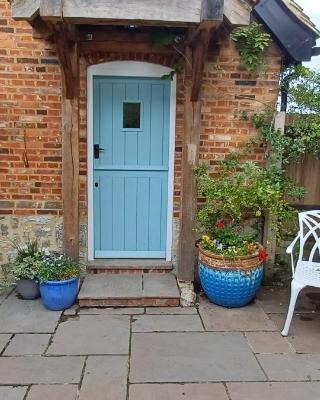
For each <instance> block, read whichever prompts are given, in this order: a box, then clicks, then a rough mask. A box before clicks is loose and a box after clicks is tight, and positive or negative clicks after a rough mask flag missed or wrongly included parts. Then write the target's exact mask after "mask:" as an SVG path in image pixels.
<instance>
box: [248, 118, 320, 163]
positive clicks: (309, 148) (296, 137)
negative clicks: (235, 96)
mask: <svg viewBox="0 0 320 400" xmlns="http://www.w3.org/2000/svg"><path fill="white" fill-rule="evenodd" d="M252 123H253V125H254V127H255V128H257V130H258V132H259V136H258V137H257V140H260V141H264V142H266V143H268V144H269V145H270V151H269V152H268V154H267V159H268V161H269V162H270V163H271V164H273V165H276V164H277V163H278V164H279V163H282V165H284V166H285V165H288V164H289V163H290V162H292V161H293V162H298V161H299V160H300V159H301V157H302V156H303V155H305V154H312V155H314V156H315V157H316V158H320V115H319V114H307V115H304V114H295V115H294V116H293V118H292V122H290V124H289V125H288V126H287V127H286V132H285V134H283V133H282V132H281V131H280V130H277V129H275V128H274V126H273V118H272V116H271V114H270V113H269V112H263V113H260V114H253V116H252Z"/></svg>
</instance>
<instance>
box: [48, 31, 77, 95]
mask: <svg viewBox="0 0 320 400" xmlns="http://www.w3.org/2000/svg"><path fill="white" fill-rule="evenodd" d="M74 32H75V27H72V26H67V25H64V24H61V23H58V24H56V25H55V27H54V40H55V44H56V51H57V55H58V58H59V61H60V65H61V73H62V81H63V82H62V87H63V90H64V92H65V93H64V94H65V97H66V98H67V99H73V98H74V97H75V96H76V92H75V91H76V90H78V85H77V82H76V81H77V80H78V79H79V70H78V68H79V67H78V60H77V61H76V60H75V58H77V59H79V54H78V44H77V42H76V41H75V40H74V36H75V33H74ZM75 52H76V53H77V54H76V55H75V54H74V53H75Z"/></svg>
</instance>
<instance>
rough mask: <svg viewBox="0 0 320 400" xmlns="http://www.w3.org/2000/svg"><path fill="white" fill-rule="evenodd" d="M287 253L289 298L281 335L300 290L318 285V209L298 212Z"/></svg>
mask: <svg viewBox="0 0 320 400" xmlns="http://www.w3.org/2000/svg"><path fill="white" fill-rule="evenodd" d="M297 243H299V256H298V260H297V262H296V265H295V263H294V254H293V248H294V246H295V245H296V244H297ZM287 253H288V254H291V266H292V281H291V298H290V304H289V309H288V314H287V319H286V322H285V325H284V328H283V331H282V332H281V335H282V336H287V335H288V332H289V328H290V324H291V320H292V316H293V312H294V307H295V304H296V301H297V297H298V294H299V293H300V291H301V290H302V289H303V288H304V287H306V286H314V287H320V210H313V211H306V212H301V213H299V232H298V235H297V236H296V238H295V239H294V240H293V242H292V243H291V244H290V246H289V247H288V248H287Z"/></svg>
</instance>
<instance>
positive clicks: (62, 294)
mask: <svg viewBox="0 0 320 400" xmlns="http://www.w3.org/2000/svg"><path fill="white" fill-rule="evenodd" d="M78 286H79V277H78V276H77V277H75V278H72V279H68V280H66V281H48V282H43V283H40V293H41V300H42V303H43V305H44V306H45V307H46V308H48V309H49V310H53V311H62V310H65V309H66V308H69V307H71V306H72V304H73V303H74V302H75V300H76V297H77V294H78Z"/></svg>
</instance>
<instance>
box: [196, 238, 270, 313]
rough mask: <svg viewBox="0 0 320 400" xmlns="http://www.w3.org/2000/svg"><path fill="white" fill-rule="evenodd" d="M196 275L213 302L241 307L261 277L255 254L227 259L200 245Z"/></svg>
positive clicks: (225, 305) (261, 264) (260, 267)
mask: <svg viewBox="0 0 320 400" xmlns="http://www.w3.org/2000/svg"><path fill="white" fill-rule="evenodd" d="M198 259H199V277H200V282H201V285H202V288H203V290H204V292H205V294H206V295H207V297H208V298H209V300H210V301H212V302H213V303H215V304H218V305H220V306H224V307H242V306H245V305H246V304H248V303H249V302H250V301H251V300H252V299H253V298H254V296H255V294H256V292H257V290H258V288H259V287H260V285H261V281H262V277H263V262H261V261H260V259H259V257H258V255H257V254H254V255H251V256H242V257H238V258H236V259H226V258H224V257H223V256H221V255H217V254H214V253H211V252H209V251H207V250H203V249H202V248H201V246H199V258H198Z"/></svg>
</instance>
